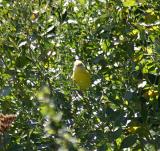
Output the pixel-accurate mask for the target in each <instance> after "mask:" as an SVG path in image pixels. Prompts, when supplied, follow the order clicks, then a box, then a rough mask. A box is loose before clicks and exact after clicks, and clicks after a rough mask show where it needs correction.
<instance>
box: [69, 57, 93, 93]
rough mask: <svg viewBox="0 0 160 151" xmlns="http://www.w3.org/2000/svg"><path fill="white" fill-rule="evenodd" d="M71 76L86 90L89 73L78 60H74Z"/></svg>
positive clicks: (89, 81) (88, 83)
mask: <svg viewBox="0 0 160 151" xmlns="http://www.w3.org/2000/svg"><path fill="white" fill-rule="evenodd" d="M71 78H72V80H73V81H75V82H76V83H77V85H78V86H79V87H80V89H81V90H86V89H88V88H89V86H90V85H91V75H90V73H89V72H88V71H87V69H86V68H85V66H84V64H83V63H82V61H80V60H76V61H75V62H74V67H73V74H72V77H71Z"/></svg>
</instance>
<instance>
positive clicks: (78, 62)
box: [73, 60, 84, 70]
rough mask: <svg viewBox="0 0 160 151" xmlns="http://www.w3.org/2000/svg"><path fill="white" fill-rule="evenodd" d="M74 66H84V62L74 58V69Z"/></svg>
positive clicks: (74, 68)
mask: <svg viewBox="0 0 160 151" xmlns="http://www.w3.org/2000/svg"><path fill="white" fill-rule="evenodd" d="M76 68H84V64H83V63H82V61H80V60H76V61H75V62H74V67H73V70H76Z"/></svg>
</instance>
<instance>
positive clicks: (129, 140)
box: [120, 135, 137, 149]
mask: <svg viewBox="0 0 160 151" xmlns="http://www.w3.org/2000/svg"><path fill="white" fill-rule="evenodd" d="M136 141H137V136H136V135H130V136H128V137H126V138H124V139H123V141H122V143H121V147H120V148H121V149H122V148H129V147H132V146H133V145H134V144H135V143H136Z"/></svg>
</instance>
